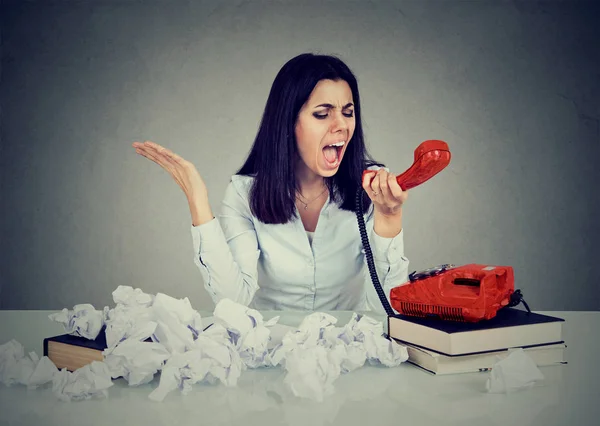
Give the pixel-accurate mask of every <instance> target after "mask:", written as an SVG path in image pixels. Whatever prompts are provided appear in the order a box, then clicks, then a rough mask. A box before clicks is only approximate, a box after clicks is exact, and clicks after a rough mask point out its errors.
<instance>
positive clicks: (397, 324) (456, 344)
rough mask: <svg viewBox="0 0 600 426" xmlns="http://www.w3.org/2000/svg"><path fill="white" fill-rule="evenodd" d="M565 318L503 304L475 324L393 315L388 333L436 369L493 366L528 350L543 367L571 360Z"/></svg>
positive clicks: (411, 357) (413, 358)
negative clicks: (564, 326)
mask: <svg viewBox="0 0 600 426" xmlns="http://www.w3.org/2000/svg"><path fill="white" fill-rule="evenodd" d="M563 323H564V319H562V318H557V317H552V316H549V315H542V314H538V313H535V312H527V311H523V310H520V309H517V308H503V309H500V310H499V311H498V312H497V314H496V316H495V317H494V318H492V319H489V320H483V321H479V322H475V323H469V322H458V321H446V320H440V319H437V318H421V317H416V316H409V315H395V316H390V317H388V334H389V336H390V337H391V338H393V339H395V340H396V341H398V342H399V343H400V344H402V345H404V346H406V348H407V351H408V362H410V363H411V364H414V365H416V366H418V367H420V368H422V369H423V370H425V371H427V372H430V373H432V374H439V375H441V374H456V373H471V372H478V371H489V370H490V369H491V368H492V367H493V365H494V364H495V363H496V362H497V361H498V360H499V359H501V358H504V357H506V356H508V355H509V354H510V352H511V351H513V350H515V349H523V351H524V352H525V353H526V354H527V355H528V356H530V357H531V358H532V359H533V360H534V361H535V362H536V364H537V365H538V366H547V365H556V364H566V362H567V361H566V358H565V349H566V345H565V341H564V338H563Z"/></svg>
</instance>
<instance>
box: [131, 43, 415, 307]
mask: <svg viewBox="0 0 600 426" xmlns="http://www.w3.org/2000/svg"><path fill="white" fill-rule="evenodd" d="M133 147H134V148H135V150H136V152H137V153H138V154H141V155H143V156H144V157H146V158H148V159H150V160H152V161H154V162H156V163H157V164H159V165H160V166H161V167H163V168H164V169H165V170H166V171H167V172H169V173H170V174H171V175H172V177H173V178H174V179H175V181H176V182H177V183H178V184H179V186H180V187H181V188H182V189H183V191H184V193H185V195H186V197H187V200H188V203H189V208H190V212H191V215H192V227H191V231H192V236H193V246H194V261H195V263H196V265H197V267H198V268H199V270H200V273H201V276H202V278H203V280H204V286H205V288H206V290H207V291H208V293H209V294H210V295H211V297H212V298H213V301H214V302H215V303H217V302H218V301H219V300H220V299H222V298H229V299H232V300H234V301H236V302H238V303H241V304H244V305H247V306H251V307H253V308H255V309H259V310H282V309H287V310H308V311H322V310H336V309H343V310H363V311H365V310H376V311H378V312H383V308H382V304H381V301H380V300H379V298H378V296H377V293H376V292H375V290H374V287H373V284H372V282H371V278H370V276H369V273H368V270H367V266H366V261H365V254H364V249H363V247H362V243H361V238H360V235H359V229H358V226H357V222H356V214H355V212H354V211H355V198H356V193H357V190H358V189H359V188H360V187H359V185H362V188H363V189H364V193H363V206H364V210H363V217H364V218H365V221H366V229H367V232H368V236H369V242H370V245H371V248H372V252H373V258H374V264H375V266H376V270H377V275H378V277H379V280H380V282H381V284H382V287H383V289H384V292H385V294H386V296H387V297H388V299H389V292H390V290H391V288H392V287H395V286H397V285H400V284H403V283H405V282H407V281H408V260H407V259H406V257H404V246H403V233H402V206H403V204H404V202H405V201H406V198H407V196H408V194H407V192H406V191H402V189H401V188H400V186H399V185H398V183H397V182H396V179H395V176H394V175H393V174H391V173H388V171H387V169H385V168H384V167H380V166H381V165H379V164H376V163H375V162H373V161H372V160H371V159H370V157H369V155H368V153H367V150H366V148H365V143H364V139H363V130H362V124H361V109H360V97H359V92H358V85H357V82H356V78H355V77H354V75H353V74H352V72H351V71H350V69H349V68H348V67H347V66H346V65H345V64H344V63H343V62H342V61H340V60H339V59H338V58H335V57H332V56H326V55H314V54H302V55H299V56H297V57H295V58H293V59H291V60H290V61H288V62H287V63H286V64H285V65H284V66H283V68H282V69H281V70H280V71H279V73H278V74H277V76H276V78H275V81H274V82H273V86H272V87H271V91H270V93H269V97H268V99H267V103H266V106H265V111H264V114H263V118H262V121H261V124H260V128H259V130H258V134H257V136H256V138H255V140H254V144H253V146H252V150H251V151H250V154H249V155H248V158H247V160H246V162H245V163H244V165H243V166H242V167H241V169H240V170H239V171H238V172H237V173H236V174H235V175H233V176H232V178H231V181H230V183H229V185H228V187H227V189H226V192H225V197H224V199H223V203H222V211H221V214H220V215H219V217H218V219H217V218H215V217H214V215H213V213H212V209H211V207H210V205H209V202H208V191H207V189H206V186H205V184H204V182H203V180H202V178H201V177H200V175H199V173H198V171H197V170H196V168H195V167H194V165H193V164H191V163H190V162H189V161H186V160H184V159H183V158H181V157H180V156H178V155H177V154H175V153H173V152H172V151H170V150H169V149H166V148H164V147H162V146H160V145H158V144H155V143H153V142H149V141H147V142H144V143H140V142H135V143H133ZM367 168H370V169H372V170H373V172H371V173H367V174H366V175H365V177H364V179H362V174H363V171H364V170H365V169H367ZM361 179H362V182H361Z"/></svg>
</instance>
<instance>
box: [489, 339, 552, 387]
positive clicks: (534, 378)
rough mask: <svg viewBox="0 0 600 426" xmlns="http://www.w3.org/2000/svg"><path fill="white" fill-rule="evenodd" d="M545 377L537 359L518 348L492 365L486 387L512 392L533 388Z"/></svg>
mask: <svg viewBox="0 0 600 426" xmlns="http://www.w3.org/2000/svg"><path fill="white" fill-rule="evenodd" d="M543 379H544V375H543V374H542V372H541V371H540V369H539V368H538V367H537V365H536V363H535V361H534V360H533V359H532V358H531V357H530V356H529V355H527V354H526V353H525V351H523V349H521V348H518V349H514V350H512V351H511V353H510V354H509V355H508V356H507V357H505V358H504V359H499V360H498V361H497V362H496V363H495V364H494V365H493V366H492V370H491V371H490V376H489V378H488V379H487V381H486V384H485V387H486V390H487V391H488V392H490V393H510V392H515V391H517V390H522V389H528V388H531V387H533V386H534V385H535V384H536V383H537V382H539V381H541V380H543Z"/></svg>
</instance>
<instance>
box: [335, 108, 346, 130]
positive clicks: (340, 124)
mask: <svg viewBox="0 0 600 426" xmlns="http://www.w3.org/2000/svg"><path fill="white" fill-rule="evenodd" d="M346 129H348V123H347V122H346V119H345V117H344V115H343V114H342V113H341V112H340V113H339V114H335V115H334V121H333V126H332V130H333V132H336V131H340V130H346Z"/></svg>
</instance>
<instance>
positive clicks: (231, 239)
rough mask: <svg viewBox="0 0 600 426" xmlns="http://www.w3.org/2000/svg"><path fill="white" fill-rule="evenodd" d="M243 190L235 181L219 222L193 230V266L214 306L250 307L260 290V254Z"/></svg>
mask: <svg viewBox="0 0 600 426" xmlns="http://www.w3.org/2000/svg"><path fill="white" fill-rule="evenodd" d="M234 178H235V177H234ZM242 186H243V183H240V182H238V184H237V185H236V183H235V182H234V179H232V181H231V182H230V183H229V185H228V186H227V189H226V191H225V196H224V198H223V203H222V209H221V214H220V215H219V216H218V218H214V219H213V220H211V221H209V222H207V223H204V224H202V225H199V226H193V225H192V227H191V233H192V241H193V248H194V263H195V264H196V266H197V267H198V269H199V270H200V274H201V276H202V279H203V281H204V288H205V289H206V291H207V292H208V293H209V294H210V296H211V298H212V299H213V302H214V303H215V304H216V303H218V302H219V301H220V300H221V299H223V298H228V299H231V300H233V301H235V302H237V303H240V304H243V305H245V306H248V305H249V304H250V302H251V301H252V299H253V297H254V294H255V293H256V291H257V290H258V283H257V276H258V267H257V265H258V257H259V255H260V251H259V250H258V240H257V238H256V231H255V228H254V222H253V220H252V214H251V212H250V207H249V204H248V200H247V192H246V191H244V190H243V188H242Z"/></svg>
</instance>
